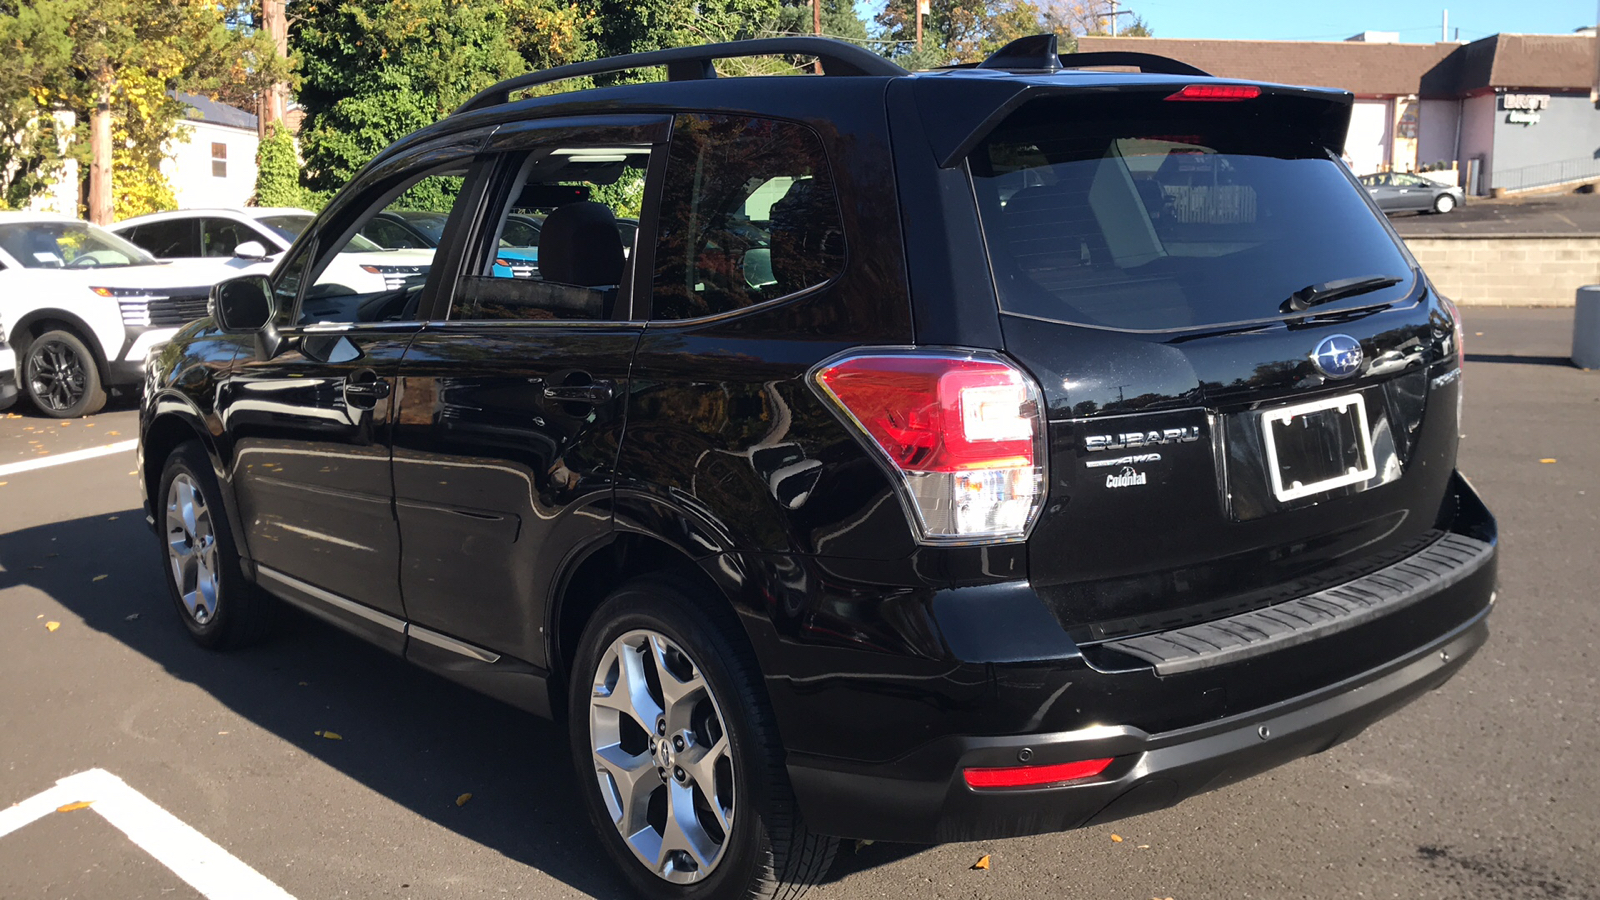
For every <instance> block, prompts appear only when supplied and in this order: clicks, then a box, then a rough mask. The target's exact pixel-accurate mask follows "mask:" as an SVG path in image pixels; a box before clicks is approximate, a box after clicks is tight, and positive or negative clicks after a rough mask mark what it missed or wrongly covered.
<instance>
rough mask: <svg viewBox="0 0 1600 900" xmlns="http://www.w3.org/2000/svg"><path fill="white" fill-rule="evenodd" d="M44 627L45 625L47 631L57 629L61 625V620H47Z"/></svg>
mask: <svg viewBox="0 0 1600 900" xmlns="http://www.w3.org/2000/svg"><path fill="white" fill-rule="evenodd" d="M44 627H45V630H46V631H55V630H56V629H57V628H60V627H61V623H60V622H46V623H44Z"/></svg>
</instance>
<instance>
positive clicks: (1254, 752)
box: [789, 606, 1492, 843]
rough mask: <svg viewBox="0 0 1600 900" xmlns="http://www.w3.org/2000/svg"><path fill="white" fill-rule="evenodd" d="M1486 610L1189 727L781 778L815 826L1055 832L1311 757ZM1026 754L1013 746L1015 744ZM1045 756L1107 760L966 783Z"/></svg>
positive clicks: (1455, 644)
mask: <svg viewBox="0 0 1600 900" xmlns="http://www.w3.org/2000/svg"><path fill="white" fill-rule="evenodd" d="M1491 609H1492V607H1490V606H1486V607H1484V608H1483V609H1481V610H1480V611H1479V612H1478V613H1477V614H1476V615H1474V616H1473V617H1472V618H1471V619H1469V620H1468V621H1466V622H1465V623H1463V624H1461V625H1460V626H1458V627H1457V628H1455V629H1453V630H1452V631H1451V632H1450V633H1448V634H1446V635H1444V636H1443V637H1441V638H1439V639H1437V640H1435V641H1432V642H1430V643H1428V644H1427V645H1426V646H1423V647H1421V648H1419V649H1416V650H1414V651H1413V652H1411V653H1409V654H1406V655H1405V656H1403V657H1402V658H1399V659H1396V660H1393V661H1392V662H1390V663H1388V664H1385V665H1382V666H1379V667H1376V668H1374V669H1371V670H1368V671H1366V672H1364V673H1361V674H1360V675H1357V676H1355V677H1352V678H1348V679H1346V680H1344V681H1341V682H1339V683H1337V684H1333V685H1330V686H1328V687H1325V688H1323V689H1321V690H1317V691H1313V692H1310V693H1307V694H1303V695H1301V696H1298V697H1294V698H1292V699H1289V700H1285V701H1283V702H1280V703H1276V704H1273V705H1270V706H1264V707H1261V708H1259V709H1255V710H1252V711H1250V712H1247V713H1243V714H1239V715H1234V716H1230V717H1228V718H1225V719H1221V720H1218V721H1215V722H1210V723H1206V724H1204V725H1198V726H1195V727H1191V728H1184V729H1178V730H1174V731H1168V732H1163V733H1157V734H1150V733H1146V732H1144V731H1141V730H1139V729H1137V728H1133V727H1128V726H1101V727H1095V728H1089V729H1084V730H1080V731H1071V732H1057V733H1047V734H1030V735H1014V736H1007V737H961V736H951V737H946V738H943V739H939V740H936V741H934V742H932V743H930V744H927V745H925V746H923V747H922V748H919V749H918V750H916V751H914V752H913V753H911V754H908V755H907V756H905V757H903V758H901V759H898V760H895V761H893V762H890V763H885V764H879V765H856V764H851V763H844V762H840V761H838V760H832V759H823V758H816V757H810V758H808V757H805V756H801V755H792V756H791V759H790V761H789V776H790V779H791V781H792V783H793V785H794V790H795V794H796V796H797V798H798V799H799V801H800V803H801V809H802V812H803V814H804V815H805V818H806V821H807V824H808V825H809V826H810V827H811V828H813V829H815V830H817V831H819V832H823V833H826V834H833V835H838V836H840V837H853V838H860V839H871V840H887V841H905V842H914V843H937V842H946V841H966V840H982V839H991V838H1001V837H1014V836H1019V835H1026V834H1039V833H1044V832H1052V831H1065V830H1068V829H1072V828H1078V827H1082V826H1085V825H1094V824H1099V823H1102V822H1109V821H1112V820H1115V819H1120V818H1124V817H1127V816H1133V815H1139V814H1141V813H1146V812H1150V811H1153V810H1156V809H1162V808H1165V807H1168V806H1172V805H1174V804H1176V803H1178V802H1180V801H1182V800H1184V799H1186V798H1188V797H1191V796H1194V795H1195V794H1199V793H1203V792H1205V791H1209V790H1213V789H1215V788H1219V787H1222V786H1224V785H1228V784H1231V783H1233V782H1236V781H1239V780H1242V779H1244V778H1248V777H1250V776H1251V775H1255V774H1257V773H1260V772H1263V771H1266V770H1268V769H1271V768H1273V767H1276V766H1279V765H1282V764H1283V763H1286V762H1289V761H1291V760H1294V759H1298V758H1300V757H1303V756H1308V755H1310V754H1313V753H1320V752H1321V751H1323V750H1327V749H1328V748H1330V747H1333V746H1334V745H1336V744H1339V743H1340V742H1342V741H1346V740H1349V739H1350V738H1352V737H1354V736H1356V735H1357V734H1359V733H1361V731H1362V730H1363V729H1365V728H1366V727H1367V726H1368V725H1370V724H1372V723H1373V722H1376V721H1377V720H1379V719H1381V718H1383V717H1384V716H1387V715H1388V714H1390V713H1392V712H1394V711H1395V710H1397V709H1399V708H1400V707H1402V706H1404V705H1405V704H1407V703H1409V702H1410V701H1412V700H1414V699H1416V698H1417V697H1418V696H1420V695H1422V694H1423V693H1426V692H1427V691H1429V690H1432V689H1434V688H1436V687H1438V686H1440V685H1441V684H1443V683H1444V682H1445V681H1447V680H1448V679H1449V678H1450V677H1451V676H1452V675H1454V674H1455V673H1456V672H1457V671H1458V670H1459V669H1460V668H1461V666H1462V665H1464V664H1465V663H1466V661H1467V660H1468V659H1469V658H1471V656H1472V655H1473V653H1475V652H1476V651H1477V649H1478V648H1479V647H1481V646H1482V645H1483V643H1484V642H1485V641H1486V640H1487V638H1488V634H1489V629H1488V623H1487V621H1486V620H1487V618H1488V615H1489V612H1490V610H1491ZM1024 749H1026V750H1027V751H1029V752H1028V753H1026V754H1023V750H1024ZM1024 755H1025V756H1026V758H1027V761H1028V764H1029V765H1049V764H1053V763H1064V762H1072V761H1077V760H1085V759H1103V758H1106V757H1113V758H1114V759H1115V761H1114V762H1113V763H1112V764H1111V766H1110V767H1109V768H1107V769H1106V770H1105V771H1104V772H1103V773H1102V774H1101V775H1100V776H1099V777H1097V778H1096V779H1094V780H1091V781H1088V782H1083V783H1077V784H1072V785H1068V786H1061V787H1049V788H1040V789H1033V788H1024V789H1004V790H984V791H976V790H973V789H971V788H969V787H967V785H966V783H965V781H964V779H963V778H962V774H961V772H962V770H963V769H965V768H968V767H1004V766H1017V765H1021V764H1022V762H1021V761H1020V760H1021V759H1022V758H1023V756H1024Z"/></svg>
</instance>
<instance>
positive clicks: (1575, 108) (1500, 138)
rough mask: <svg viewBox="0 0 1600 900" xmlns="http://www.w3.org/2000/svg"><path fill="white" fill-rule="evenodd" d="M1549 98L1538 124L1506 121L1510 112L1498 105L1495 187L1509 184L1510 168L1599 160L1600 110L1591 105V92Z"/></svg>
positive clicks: (1495, 129) (1495, 124)
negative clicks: (1572, 160) (1568, 161)
mask: <svg viewBox="0 0 1600 900" xmlns="http://www.w3.org/2000/svg"><path fill="white" fill-rule="evenodd" d="M1529 93H1540V94H1545V93H1546V92H1544V91H1538V92H1529ZM1502 96H1503V95H1502ZM1548 96H1549V97H1550V105H1549V106H1548V107H1547V108H1545V109H1542V110H1540V111H1539V113H1538V116H1539V121H1538V122H1537V123H1536V124H1519V123H1514V122H1509V121H1507V119H1508V118H1509V115H1508V113H1509V112H1510V110H1506V109H1502V108H1500V106H1501V104H1500V102H1498V101H1497V102H1496V105H1495V106H1496V108H1495V114H1494V165H1495V169H1496V171H1497V173H1499V174H1497V175H1496V177H1495V179H1494V180H1493V181H1492V182H1491V184H1492V185H1493V186H1495V187H1501V186H1504V185H1506V184H1508V183H1509V181H1510V173H1508V172H1507V171H1506V170H1508V169H1516V168H1521V167H1523V166H1536V165H1539V164H1540V163H1554V162H1563V161H1565V160H1569V159H1596V158H1600V110H1596V109H1595V108H1594V104H1593V103H1590V102H1589V95H1588V93H1581V94H1579V93H1566V94H1554V93H1551V94H1548ZM1512 186H1513V187H1515V185H1512Z"/></svg>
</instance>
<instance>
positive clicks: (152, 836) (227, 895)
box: [0, 769, 294, 900]
mask: <svg viewBox="0 0 1600 900" xmlns="http://www.w3.org/2000/svg"><path fill="white" fill-rule="evenodd" d="M86 801H88V802H92V804H93V805H92V806H90V807H89V809H92V810H94V811H95V812H97V813H99V814H100V815H101V817H103V818H104V819H105V820H106V821H107V822H110V823H111V824H112V825H114V826H116V827H117V829H118V830H120V831H121V832H122V833H123V834H125V835H127V836H128V839H129V840H131V841H133V842H134V843H135V844H137V845H138V846H140V847H141V848H143V849H144V851H145V852H146V853H149V854H150V855H151V856H153V857H155V858H156V861H157V862H159V863H161V864H162V865H164V866H166V867H167V868H169V869H171V870H172V871H173V873H174V874H176V875H177V876H178V877H179V878H182V879H183V880H184V881H186V882H188V884H189V886H190V887H192V888H194V889H195V890H197V891H199V892H200V894H201V895H202V896H204V897H206V898H207V900H294V897H292V896H291V895H290V894H289V893H288V892H287V891H285V890H284V889H283V888H280V887H278V886H277V885H275V884H273V883H272V882H270V881H268V880H267V878H266V876H264V875H262V874H261V873H260V872H257V871H256V870H255V869H252V868H250V867H249V866H247V865H245V864H244V863H242V862H240V861H239V860H238V859H237V858H235V857H234V856H233V855H232V854H230V853H228V851H226V850H224V849H222V848H221V847H219V846H217V845H216V844H215V843H214V842H212V841H211V839H210V838H207V837H206V836H205V835H203V834H201V833H200V832H198V831H195V830H194V829H193V828H191V827H189V826H188V825H185V824H184V823H183V822H182V821H181V820H180V819H179V818H178V817H177V816H174V815H173V814H172V813H169V812H167V811H166V810H164V809H162V808H161V807H159V806H157V805H156V804H155V802H154V801H152V800H151V799H150V798H149V797H146V796H145V795H143V794H141V793H139V792H138V791H136V790H134V789H133V788H131V787H129V786H128V784H127V782H125V781H123V780H122V779H121V778H118V777H117V776H115V775H113V774H111V773H110V772H107V771H106V770H104V769H90V770H89V771H87V772H79V773H78V774H76V775H69V776H67V777H66V778H63V779H61V780H60V781H57V782H56V786H55V787H53V788H50V789H49V790H47V791H45V792H43V793H41V794H36V795H34V796H32V797H29V798H28V799H26V800H24V801H22V802H21V803H18V804H16V805H15V806H12V807H11V808H10V809H5V810H0V837H5V836H6V835H8V834H10V833H11V832H13V831H16V830H17V829H18V828H21V827H23V826H24V825H27V824H29V823H31V822H35V821H38V820H39V819H42V818H44V817H45V816H47V815H50V814H51V813H53V812H55V811H56V810H57V809H58V808H60V807H62V806H66V805H68V804H73V803H80V802H86Z"/></svg>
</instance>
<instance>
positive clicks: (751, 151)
mask: <svg viewBox="0 0 1600 900" xmlns="http://www.w3.org/2000/svg"><path fill="white" fill-rule="evenodd" d="M843 268H844V234H843V231H842V228H841V226H840V224H839V204H838V200H837V198H836V196H835V193H834V187H833V179H832V177H831V176H830V175H829V172H828V164H827V158H826V157H825V155H824V154H823V150H822V142H821V141H820V140H819V139H818V138H817V136H816V134H815V133H813V132H812V131H811V130H810V129H808V128H806V127H804V126H801V125H795V124H793V123H790V122H777V121H772V120H769V119H753V118H738V117H731V116H702V115H683V116H679V117H678V120H677V122H676V124H675V126H674V128H673V132H672V147H671V151H670V154H669V158H668V161H667V177H666V184H665V186H664V187H663V190H662V200H661V218H660V225H659V228H658V235H657V238H656V257H655V283H654V297H653V300H652V311H651V318H654V319H687V318H694V317H697V316H707V315H715V314H717V313H724V312H729V311H731V310H737V309H742V308H744V307H748V306H752V305H754V304H756V303H760V302H763V301H765V300H771V299H775V298H777V297H782V296H785V295H787V294H792V293H794V292H795V291H799V290H803V289H805V288H808V287H813V286H815V285H819V284H822V283H824V282H826V281H828V280H830V279H832V278H833V277H834V276H836V275H838V274H839V272H840V271H841V270H842V269H843Z"/></svg>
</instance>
